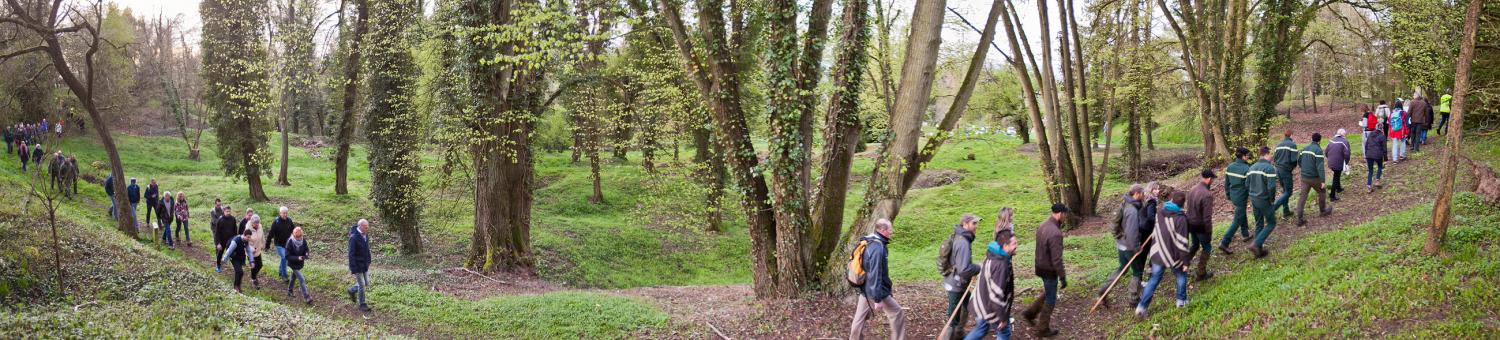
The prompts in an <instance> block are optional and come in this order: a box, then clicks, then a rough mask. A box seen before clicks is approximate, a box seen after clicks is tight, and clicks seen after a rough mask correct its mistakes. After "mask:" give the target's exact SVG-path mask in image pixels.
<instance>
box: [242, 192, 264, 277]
mask: <svg viewBox="0 0 1500 340" xmlns="http://www.w3.org/2000/svg"><path fill="white" fill-rule="evenodd" d="M247 211H248V209H247ZM245 221H248V222H247V223H246V226H245V231H246V232H249V233H250V247H251V248H253V249H255V258H254V259H251V261H252V262H254V263H255V266H252V267H250V284H252V285H254V286H255V289H260V268H261V267H262V266H261V261H260V258H261V256H260V254H261V252H263V251H265V250H266V231H265V229H262V228H261V227H260V215H250V218H246V219H245Z"/></svg>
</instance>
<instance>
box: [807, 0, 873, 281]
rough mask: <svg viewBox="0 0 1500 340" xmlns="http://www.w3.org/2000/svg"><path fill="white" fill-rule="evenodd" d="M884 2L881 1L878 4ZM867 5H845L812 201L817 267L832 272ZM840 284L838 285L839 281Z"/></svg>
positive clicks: (856, 134)
mask: <svg viewBox="0 0 1500 340" xmlns="http://www.w3.org/2000/svg"><path fill="white" fill-rule="evenodd" d="M875 1H880V0H875ZM868 6H869V1H868V0H846V1H845V2H844V13H843V19H842V21H841V22H840V24H839V29H840V36H839V44H838V50H837V51H836V52H835V54H836V55H835V57H836V58H837V60H835V61H834V65H833V72H832V73H831V74H832V76H833V91H832V93H830V94H829V97H828V113H827V118H826V119H827V121H826V122H825V123H824V130H823V140H824V143H825V144H824V145H823V176H822V177H821V178H819V179H818V181H819V182H818V197H817V199H815V200H813V204H814V206H813V224H812V229H811V230H810V231H809V233H808V234H809V236H810V237H811V238H812V242H811V243H812V245H813V253H812V259H813V261H815V263H814V267H815V268H817V269H825V268H827V266H828V264H829V263H835V261H837V259H834V258H831V257H830V255H831V254H833V251H834V250H835V249H837V247H838V241H839V232H841V231H843V223H844V203H845V201H846V200H847V199H848V195H849V193H848V190H849V173H850V171H851V170H852V168H851V166H850V165H851V164H852V163H853V161H854V153H855V151H856V150H855V147H856V146H857V145H858V144H859V138H860V132H861V130H862V129H863V127H864V126H863V124H861V123H860V120H859V109H860V107H859V104H860V103H859V93H860V89H861V88H862V86H863V84H864V76H863V72H862V70H864V69H865V67H866V66H867V59H868V58H867V53H868V52H867V49H868V47H869V41H870V31H869V28H868V27H867V26H866V25H867V24H866V23H867V21H868V17H869V13H868ZM835 282H836V281H835Z"/></svg>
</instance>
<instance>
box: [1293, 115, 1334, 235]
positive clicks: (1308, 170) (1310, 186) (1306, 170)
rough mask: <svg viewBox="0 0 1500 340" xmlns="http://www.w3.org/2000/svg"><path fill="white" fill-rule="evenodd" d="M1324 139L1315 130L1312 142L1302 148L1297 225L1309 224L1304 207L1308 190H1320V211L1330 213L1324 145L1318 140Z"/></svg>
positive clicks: (1322, 213) (1325, 213) (1324, 213)
mask: <svg viewBox="0 0 1500 340" xmlns="http://www.w3.org/2000/svg"><path fill="white" fill-rule="evenodd" d="M1322 140H1323V135H1322V134H1319V133H1316V132H1314V133H1313V134H1312V143H1308V144H1307V147H1304V148H1302V155H1301V157H1300V162H1301V164H1300V166H1301V167H1302V173H1301V175H1302V191H1301V192H1300V193H1298V194H1297V226H1298V227H1301V226H1304V225H1307V219H1306V218H1304V214H1303V208H1305V207H1306V206H1307V192H1308V191H1309V190H1316V191H1317V192H1318V213H1319V214H1321V215H1328V212H1329V211H1331V210H1330V209H1329V208H1328V191H1327V190H1324V189H1323V179H1324V177H1323V147H1322V146H1319V145H1318V142H1320V141H1322Z"/></svg>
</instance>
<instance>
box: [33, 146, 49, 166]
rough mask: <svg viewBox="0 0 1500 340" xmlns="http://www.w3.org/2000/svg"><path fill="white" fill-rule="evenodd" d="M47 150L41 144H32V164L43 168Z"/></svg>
mask: <svg viewBox="0 0 1500 340" xmlns="http://www.w3.org/2000/svg"><path fill="white" fill-rule="evenodd" d="M45 150H46V149H44V148H42V145H41V144H32V145H31V164H35V165H36V166H38V167H40V166H42V155H43V154H45V153H46V151H45Z"/></svg>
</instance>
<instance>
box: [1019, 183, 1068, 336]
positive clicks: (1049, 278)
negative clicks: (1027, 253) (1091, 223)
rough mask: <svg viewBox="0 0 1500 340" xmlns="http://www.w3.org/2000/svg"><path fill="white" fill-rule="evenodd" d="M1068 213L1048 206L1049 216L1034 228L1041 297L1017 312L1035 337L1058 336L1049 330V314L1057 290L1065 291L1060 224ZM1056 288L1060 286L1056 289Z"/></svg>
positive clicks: (1057, 206) (1050, 320) (1057, 207)
mask: <svg viewBox="0 0 1500 340" xmlns="http://www.w3.org/2000/svg"><path fill="white" fill-rule="evenodd" d="M1069 212H1070V210H1069V209H1068V206H1066V205H1063V204H1062V203H1056V204H1053V205H1052V216H1051V217H1050V218H1048V219H1047V220H1046V221H1043V222H1042V224H1041V225H1040V226H1037V228H1036V266H1035V267H1033V268H1035V269H1036V276H1038V277H1041V279H1042V295H1041V296H1038V297H1037V298H1036V300H1033V301H1032V302H1031V306H1029V307H1026V310H1024V311H1021V319H1022V320H1025V321H1026V324H1027V325H1032V326H1033V329H1034V332H1033V334H1034V335H1036V336H1037V337H1042V338H1046V337H1052V336H1056V335H1057V334H1058V331H1057V330H1056V329H1053V328H1052V310H1053V309H1054V308H1056V307H1057V290H1058V289H1060V288H1061V289H1067V288H1068V274H1067V268H1066V267H1064V266H1063V233H1062V221H1063V219H1065V218H1067V216H1068V213H1069ZM1059 285H1061V286H1060V287H1059Z"/></svg>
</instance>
